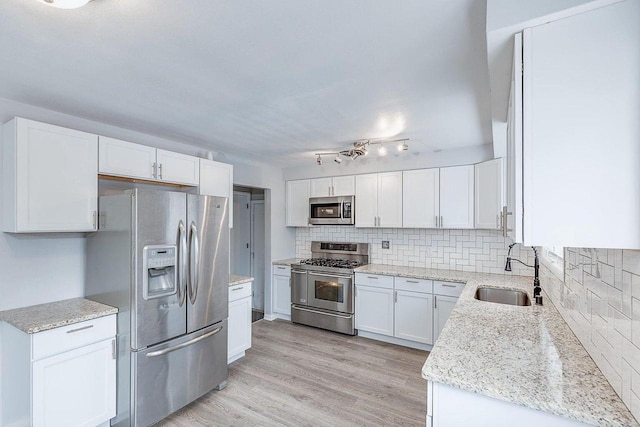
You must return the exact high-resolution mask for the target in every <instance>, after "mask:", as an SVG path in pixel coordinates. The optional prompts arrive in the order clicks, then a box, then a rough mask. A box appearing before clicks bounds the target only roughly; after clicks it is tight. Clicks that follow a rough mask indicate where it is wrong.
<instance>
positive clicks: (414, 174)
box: [402, 168, 440, 228]
mask: <svg viewBox="0 0 640 427" xmlns="http://www.w3.org/2000/svg"><path fill="white" fill-rule="evenodd" d="M439 215H440V169H437V168H435V169H420V170H412V171H405V172H403V173H402V226H403V227H405V228H436V227H437V226H438V225H437V224H438V222H437V221H438V217H439Z"/></svg>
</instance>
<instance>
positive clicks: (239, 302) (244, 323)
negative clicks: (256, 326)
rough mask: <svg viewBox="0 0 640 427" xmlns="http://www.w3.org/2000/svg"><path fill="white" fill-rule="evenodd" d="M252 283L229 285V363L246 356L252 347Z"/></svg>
mask: <svg viewBox="0 0 640 427" xmlns="http://www.w3.org/2000/svg"><path fill="white" fill-rule="evenodd" d="M251 285H252V282H247V283H242V284H239V285H234V286H229V320H228V338H227V339H228V341H227V363H231V362H233V361H235V360H238V359H240V358H241V357H244V355H245V351H246V350H248V349H249V348H251V288H252V286H251Z"/></svg>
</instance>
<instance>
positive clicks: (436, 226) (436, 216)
mask: <svg viewBox="0 0 640 427" xmlns="http://www.w3.org/2000/svg"><path fill="white" fill-rule="evenodd" d="M436 228H438V215H436Z"/></svg>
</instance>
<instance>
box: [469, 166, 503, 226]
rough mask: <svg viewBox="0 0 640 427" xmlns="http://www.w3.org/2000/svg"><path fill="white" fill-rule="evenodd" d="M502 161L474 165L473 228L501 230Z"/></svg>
mask: <svg viewBox="0 0 640 427" xmlns="http://www.w3.org/2000/svg"><path fill="white" fill-rule="evenodd" d="M501 210H502V159H494V160H489V161H488V162H483V163H478V164H476V165H475V211H476V215H475V226H476V228H488V229H494V230H495V229H501V228H502V225H501V219H500V212H501Z"/></svg>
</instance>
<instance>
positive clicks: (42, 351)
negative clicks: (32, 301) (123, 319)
mask: <svg viewBox="0 0 640 427" xmlns="http://www.w3.org/2000/svg"><path fill="white" fill-rule="evenodd" d="M115 336H116V315H115V314H112V315H110V316H105V317H99V318H97V319H93V320H87V321H85V322H79V323H74V324H73V325H66V326H62V327H60V328H55V329H50V330H48V331H44V332H38V333H36V334H33V336H32V340H33V341H32V342H33V354H32V358H33V360H39V359H42V358H44V357H48V356H52V355H54V354H59V353H63V352H65V351H69V350H73V349H74V348H79V347H83V346H85V345H88V344H93V343H96V342H99V341H103V340H106V339H109V338H112V337H115Z"/></svg>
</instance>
